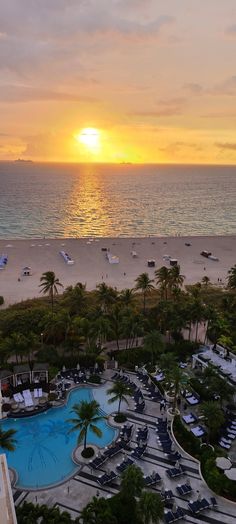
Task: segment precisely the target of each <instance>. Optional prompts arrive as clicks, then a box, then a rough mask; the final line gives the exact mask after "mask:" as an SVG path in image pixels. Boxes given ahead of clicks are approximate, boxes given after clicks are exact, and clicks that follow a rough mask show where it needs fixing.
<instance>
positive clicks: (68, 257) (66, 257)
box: [60, 251, 74, 265]
mask: <svg viewBox="0 0 236 524" xmlns="http://www.w3.org/2000/svg"><path fill="white" fill-rule="evenodd" d="M60 255H61V256H62V258H64V260H65V262H66V263H67V264H70V265H72V264H74V260H72V259H71V257H70V256H69V255H68V253H66V252H65V251H60Z"/></svg>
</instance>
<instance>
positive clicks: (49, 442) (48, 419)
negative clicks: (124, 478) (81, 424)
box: [0, 386, 116, 489]
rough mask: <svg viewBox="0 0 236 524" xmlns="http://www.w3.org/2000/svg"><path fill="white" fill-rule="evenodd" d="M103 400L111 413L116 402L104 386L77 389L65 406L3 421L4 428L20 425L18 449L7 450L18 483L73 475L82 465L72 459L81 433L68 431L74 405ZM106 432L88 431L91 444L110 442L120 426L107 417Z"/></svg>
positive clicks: (45, 482)
mask: <svg viewBox="0 0 236 524" xmlns="http://www.w3.org/2000/svg"><path fill="white" fill-rule="evenodd" d="M93 398H95V399H96V400H97V401H99V400H100V402H99V403H100V406H101V408H102V410H103V411H105V413H107V414H109V413H111V412H112V411H114V410H115V409H116V405H115V404H113V405H109V404H108V402H107V400H108V397H107V395H106V388H105V387H104V386H102V387H99V388H89V387H83V388H78V389H73V390H72V391H71V392H70V393H69V396H68V400H67V404H66V405H65V406H63V407H58V408H50V409H49V410H48V411H47V412H45V413H42V414H40V415H34V416H33V417H27V418H23V419H15V420H14V419H7V420H4V421H2V422H1V427H2V429H3V430H4V431H6V430H8V429H16V430H17V433H16V436H15V438H16V440H17V443H16V449H15V451H13V452H6V451H5V450H2V449H1V448H0V453H1V452H3V453H6V455H7V462H8V465H9V467H12V468H14V469H15V470H16V472H17V475H18V480H17V483H16V486H17V487H20V488H22V489H37V488H38V489H42V488H46V487H49V486H52V485H53V484H57V483H60V482H63V481H65V480H66V479H67V478H69V477H71V476H73V475H74V474H75V472H76V471H77V470H78V466H76V464H75V463H74V462H73V460H72V452H73V450H74V449H75V448H76V446H77V437H78V433H77V432H76V431H75V432H72V433H68V430H69V429H70V427H71V425H70V424H69V423H68V422H67V420H68V419H69V418H73V413H71V409H72V406H73V405H74V404H76V403H79V402H80V401H81V400H87V401H90V400H92V399H93ZM98 426H99V427H100V428H101V430H102V432H103V434H102V437H101V438H98V437H96V435H94V434H93V433H91V432H89V433H88V444H96V445H98V446H100V447H104V446H107V445H108V444H109V443H110V442H111V441H112V440H113V439H114V438H115V437H116V430H115V429H113V428H111V427H110V426H109V425H108V424H107V423H106V421H105V420H102V421H100V422H99V423H98Z"/></svg>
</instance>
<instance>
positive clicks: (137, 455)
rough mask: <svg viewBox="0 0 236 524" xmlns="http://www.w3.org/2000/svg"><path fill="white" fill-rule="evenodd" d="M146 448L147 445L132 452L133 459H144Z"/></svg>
mask: <svg viewBox="0 0 236 524" xmlns="http://www.w3.org/2000/svg"><path fill="white" fill-rule="evenodd" d="M146 447H147V444H145V445H144V446H137V447H136V448H135V449H134V450H133V451H131V455H132V457H133V458H135V459H140V458H142V456H143V454H144V453H145V450H146Z"/></svg>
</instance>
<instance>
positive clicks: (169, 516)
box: [164, 507, 186, 524]
mask: <svg viewBox="0 0 236 524" xmlns="http://www.w3.org/2000/svg"><path fill="white" fill-rule="evenodd" d="M185 515H186V511H184V510H183V509H182V508H178V507H177V509H176V511H172V510H168V511H166V513H165V514H164V517H165V522H166V524H171V523H172V522H177V521H178V520H182V519H183V518H184V517H185Z"/></svg>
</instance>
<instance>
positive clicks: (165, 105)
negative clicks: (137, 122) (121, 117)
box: [129, 98, 186, 118]
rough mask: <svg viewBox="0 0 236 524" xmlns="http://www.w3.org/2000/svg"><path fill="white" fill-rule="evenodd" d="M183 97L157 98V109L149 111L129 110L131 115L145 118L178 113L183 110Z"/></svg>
mask: <svg viewBox="0 0 236 524" xmlns="http://www.w3.org/2000/svg"><path fill="white" fill-rule="evenodd" d="M185 101H186V100H185V99H184V98H170V99H167V100H159V102H158V103H157V109H153V110H151V111H147V110H145V111H133V112H130V113H129V115H131V116H140V117H146V118H156V117H168V116H175V115H180V114H182V112H183V106H184V104H185Z"/></svg>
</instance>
